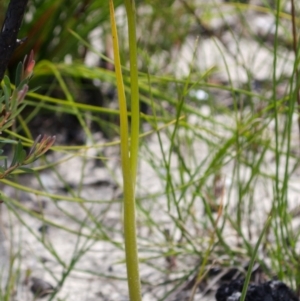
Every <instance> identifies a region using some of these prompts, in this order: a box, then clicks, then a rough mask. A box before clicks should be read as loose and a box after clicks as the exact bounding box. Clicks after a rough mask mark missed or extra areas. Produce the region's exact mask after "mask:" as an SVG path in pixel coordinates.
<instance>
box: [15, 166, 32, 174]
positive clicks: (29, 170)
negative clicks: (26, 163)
mask: <svg viewBox="0 0 300 301" xmlns="http://www.w3.org/2000/svg"><path fill="white" fill-rule="evenodd" d="M18 170H22V171H24V172H26V173H35V171H34V170H33V169H32V168H28V167H19V168H18Z"/></svg>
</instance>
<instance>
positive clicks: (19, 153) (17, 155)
mask: <svg viewBox="0 0 300 301" xmlns="http://www.w3.org/2000/svg"><path fill="white" fill-rule="evenodd" d="M22 150H23V145H22V143H21V141H19V142H18V144H17V146H16V149H15V152H14V156H13V159H12V161H11V164H10V167H12V166H14V165H15V164H16V163H18V162H20V161H19V159H20V158H21V156H22Z"/></svg>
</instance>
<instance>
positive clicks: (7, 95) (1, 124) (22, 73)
mask: <svg viewBox="0 0 300 301" xmlns="http://www.w3.org/2000/svg"><path fill="white" fill-rule="evenodd" d="M34 65H35V61H34V60H33V51H31V52H30V55H29V57H28V58H27V56H26V57H25V59H24V62H23V63H21V62H20V63H19V64H18V68H17V72H16V78H15V84H16V85H15V87H14V88H12V84H11V82H10V79H9V77H8V76H7V75H5V76H4V79H3V83H2V91H0V116H1V117H0V133H2V132H3V131H5V130H7V129H9V128H10V127H11V126H12V125H13V123H14V121H15V119H16V118H17V117H18V116H19V115H20V114H21V112H22V110H23V109H24V107H25V104H24V99H25V97H26V94H27V92H28V82H29V80H30V78H31V76H32V72H33V68H34ZM54 141H55V137H46V136H41V135H40V136H38V137H37V138H36V140H35V141H34V144H33V146H32V147H31V149H30V151H29V153H28V154H26V151H25V150H24V147H23V144H22V143H21V141H20V140H19V141H18V142H16V143H15V142H14V141H12V140H7V139H3V138H2V139H1V140H0V142H1V144H2V145H3V146H4V145H6V144H10V143H12V144H15V148H14V153H13V156H12V160H11V163H10V164H8V162H7V161H8V159H7V156H1V160H3V164H2V165H1V166H0V179H3V178H5V177H7V176H8V175H9V174H10V173H12V172H13V171H16V170H17V169H20V168H21V167H22V166H23V165H27V164H30V163H33V162H34V161H35V160H37V159H38V158H39V157H41V156H42V155H43V154H45V152H47V151H48V150H49V149H50V147H51V146H52V145H53V143H54ZM0 153H1V154H3V150H2V149H0ZM23 170H25V169H23ZM27 170H28V169H27Z"/></svg>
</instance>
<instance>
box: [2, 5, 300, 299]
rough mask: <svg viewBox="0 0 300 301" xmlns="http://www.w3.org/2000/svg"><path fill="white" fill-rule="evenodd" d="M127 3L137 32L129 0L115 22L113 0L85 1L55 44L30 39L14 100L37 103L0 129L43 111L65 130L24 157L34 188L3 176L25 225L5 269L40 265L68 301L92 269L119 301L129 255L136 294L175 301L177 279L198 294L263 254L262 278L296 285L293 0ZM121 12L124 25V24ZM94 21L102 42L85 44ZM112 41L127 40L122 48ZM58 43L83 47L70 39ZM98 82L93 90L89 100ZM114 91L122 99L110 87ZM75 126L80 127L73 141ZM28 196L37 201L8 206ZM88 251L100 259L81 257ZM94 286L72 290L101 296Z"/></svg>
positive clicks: (20, 125) (27, 132)
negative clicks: (21, 88) (39, 155)
mask: <svg viewBox="0 0 300 301" xmlns="http://www.w3.org/2000/svg"><path fill="white" fill-rule="evenodd" d="M55 3H56V2H53V1H52V4H50V2H49V3H48V6H50V7H51V8H52V10H51V12H52V13H53V16H54V15H57V17H56V19H57V20H58V21H59V20H60V19H61V18H63V17H62V16H60V11H61V10H59V8H60V5H63V4H64V5H65V3H64V1H62V2H60V3H58V2H57V3H56V6H55ZM46 4H47V1H46V2H45V3H44V4H43V5H40V4H38V3H37V2H36V3H35V2H34V4H31V5H35V7H36V8H37V13H35V14H33V20H32V23H30V22H31V21H26V22H27V23H26V26H27V28H30V26H33V25H34V24H38V22H37V20H39V18H41V17H39V16H43V15H44V14H45V13H46V11H47V10H45V7H46ZM77 4H78V3H77ZM106 4H107V3H106ZM135 4H136V20H137V28H135V24H134V20H135V17H134V13H135V8H134V7H132V6H131V5H132V2H130V3H129V2H128V3H126V5H125V6H123V5H122V3H121V2H118V1H117V2H114V8H115V18H112V19H111V20H110V19H109V18H108V15H109V14H108V11H109V10H108V9H109V7H108V5H106V6H104V4H103V5H102V4H99V6H97V5H96V4H95V3H89V4H88V5H87V6H86V7H84V8H82V10H81V11H80V12H79V15H80V20H81V21H82V22H76V20H77V19H76V14H75V15H74V14H73V12H74V11H73V10H74V9H75V6H74V8H73V7H72V8H69V11H68V13H66V15H67V16H68V17H66V24H67V26H63V24H65V23H63V24H62V25H61V26H62V27H63V30H61V31H59V30H56V31H55V32H56V33H55V34H56V35H57V39H56V38H55V39H54V37H52V38H50V37H51V35H50V34H54V33H53V31H52V32H51V30H49V32H48V31H47V32H45V33H44V37H43V38H42V36H41V37H40V39H38V41H40V42H41V41H43V43H42V46H41V48H40V49H45V50H44V51H40V53H38V54H37V56H38V59H37V64H36V67H35V77H34V78H33V80H32V84H33V85H34V86H33V88H34V87H35V86H38V85H40V86H41V90H37V91H32V92H30V91H29V92H28V94H27V96H26V98H25V99H24V100H23V102H24V103H25V104H26V105H27V109H28V108H30V111H31V112H29V114H28V112H26V113H27V114H24V115H21V116H19V117H18V121H17V124H16V126H15V131H14V134H13V132H12V131H8V129H6V131H5V132H6V134H8V135H16V133H18V134H19V133H20V134H21V133H22V135H23V136H24V137H23V138H22V139H23V140H24V141H26V142H28V141H29V140H28V139H29V138H31V137H32V130H33V126H32V124H34V122H36V121H34V120H37V118H38V116H39V115H40V116H48V115H49V114H50V113H54V116H55V118H56V119H54V120H56V122H57V123H59V124H63V123H64V122H65V124H67V125H70V122H71V121H70V120H72V122H73V121H74V126H72V130H71V131H70V130H67V128H68V126H66V127H62V128H61V130H57V128H56V131H57V139H58V141H59V144H58V145H57V146H56V147H55V148H53V149H54V152H52V153H51V154H49V155H48V156H46V157H45V158H43V159H41V161H40V162H41V165H40V166H39V167H35V168H34V170H36V171H37V172H36V173H34V176H33V177H32V178H31V182H32V187H31V185H30V188H28V185H26V184H24V181H25V179H24V177H23V176H22V175H15V176H14V178H13V179H6V180H4V181H3V183H4V184H5V185H6V186H7V187H8V186H11V187H13V188H14V189H15V190H14V191H15V195H13V194H10V195H9V194H8V193H7V195H6V194H5V198H6V199H5V200H7V201H8V202H7V204H8V205H7V209H8V212H9V213H8V216H10V219H11V224H10V225H12V224H14V223H17V222H18V223H20V224H21V225H22V229H21V228H18V229H13V228H10V227H9V226H7V228H10V231H11V235H12V241H13V242H14V244H12V254H13V255H15V256H16V258H17V259H15V260H14V261H13V262H12V264H13V265H14V267H16V266H17V265H19V274H18V272H16V275H14V277H15V278H16V279H18V277H20V278H19V279H20V280H19V283H21V280H22V275H24V271H26V270H30V272H31V273H32V274H33V275H35V274H36V273H37V274H39V275H41V277H45V278H47V279H48V280H49V281H50V282H51V283H53V284H54V286H55V288H57V290H55V291H54V292H53V293H52V295H50V296H49V299H52V300H55V298H56V299H57V298H65V299H66V300H67V299H68V294H70V295H71V294H72V292H71V289H69V290H68V287H69V288H70V287H72V283H74V282H76V280H74V279H75V278H76V277H75V276H74V275H80V279H81V281H82V283H84V285H86V286H85V290H87V289H86V287H87V286H88V285H89V284H88V283H89V280H90V279H96V281H97V283H98V282H101V285H102V288H101V289H100V290H101V294H102V295H103V296H111V295H112V294H113V293H116V294H117V295H116V297H115V298H116V299H118V298H119V297H120V296H122V295H127V294H128V292H127V281H128V279H129V278H131V277H130V276H129V277H128V276H127V274H126V271H125V261H127V270H130V268H132V269H133V270H134V271H133V274H134V276H133V279H134V282H135V284H136V285H137V286H131V288H130V290H129V291H130V296H131V299H132V300H140V298H141V295H143V296H145V298H146V297H147V294H149V295H150V296H151V298H152V299H155V300H169V299H170V298H172V296H173V297H174V296H180V294H183V293H184V290H183V289H182V288H183V287H186V285H187V284H189V288H190V289H189V290H188V297H189V298H190V300H192V299H193V298H194V300H197V298H200V297H201V298H202V297H203V296H202V295H201V294H205V293H207V292H208V290H209V289H210V285H211V283H212V282H211V281H212V279H213V276H212V274H213V271H215V270H219V271H222V272H224V273H225V272H226V271H229V270H230V269H232V268H236V270H237V271H239V272H240V274H241V275H243V276H244V277H247V280H249V279H250V276H251V272H252V270H251V269H252V266H253V265H254V263H257V264H259V266H260V268H261V269H262V270H263V273H264V275H265V277H266V278H272V277H273V276H274V275H276V276H278V277H279V279H281V280H284V281H285V282H286V283H287V284H288V285H290V286H291V287H293V288H294V289H296V290H298V289H299V288H298V285H299V281H298V280H299V272H298V270H299V269H298V253H299V248H298V244H297V241H298V235H299V228H298V225H297V218H296V217H297V216H298V210H297V208H298V205H299V204H298V197H297V195H298V187H297V182H298V174H297V172H298V168H299V130H298V90H299V89H298V88H299V87H298V86H299V83H298V75H297V72H298V71H297V70H298V65H299V64H298V40H297V29H298V23H297V22H298V21H297V18H295V16H296V13H295V11H296V12H297V10H298V7H297V4H296V7H294V10H293V11H288V8H289V5H288V4H289V3H288V2H285V1H276V3H274V5H273V6H271V5H269V4H267V3H263V2H262V3H260V4H259V5H258V4H255V5H253V4H251V3H249V4H247V3H239V2H226V3H218V4H216V3H211V4H207V3H203V4H202V3H201V2H200V3H196V2H194V1H171V2H170V3H169V5H168V6H167V7H168V9H167V8H166V7H164V6H163V7H161V9H160V8H159V7H158V5H157V3H155V2H153V1H152V2H147V3H139V2H138V1H137V2H136V3H135ZM74 5H75V4H74ZM44 6H45V7H44ZM40 7H41V8H40ZM39 9H40V11H39ZM72 9H73V10H72ZM111 9H112V2H111ZM91 15H95V16H97V18H96V19H92V18H88V16H91ZM112 16H114V14H113V11H112V12H111V17H112ZM78 18H79V17H78ZM78 20H79V19H78ZM126 21H128V28H127V29H128V34H127V33H126V32H127V31H123V30H122V28H121V25H119V24H122V26H123V25H124V24H126ZM34 22H35V23H34ZM45 22H46V21H45ZM260 22H265V23H263V24H267V26H263V28H260V27H259V26H260V25H259V24H261V23H260ZM30 24H31V25H30ZM171 24H174V26H173V25H172V26H171ZM182 24H183V25H182ZM35 26H37V25H35ZM96 27H100V29H101V30H100V33H99V34H98V37H99V39H100V40H101V41H102V42H103V45H106V49H95V47H94V46H93V45H95V44H93V42H94V41H93V40H92V39H91V38H90V37H91V32H92V29H95V28H96ZM25 28H26V27H25ZM32 28H33V27H32ZM111 28H113V38H114V39H112V40H111V39H110V36H111V33H110V30H111ZM177 29H178V30H177ZM24 30H25V29H24ZM295 31H296V34H295ZM117 32H118V34H117ZM135 34H136V37H135ZM117 37H118V39H119V41H124V42H123V43H120V45H119V47H118V48H117V44H116V40H117ZM67 39H70V41H72V45H77V46H78V47H75V46H74V47H71V48H70V47H69V46H68V47H67V46H66V45H69V44H68V43H67V42H66V41H67ZM51 40H52V44H51V43H50V42H49V41H51ZM53 40H54V42H53ZM34 41H35V39H32V41H31V43H34ZM47 43H50V46H51V47H52V48H51V47H50V46H49V45H48V46H49V48H48V46H47ZM24 47H25V46H24ZM26 47H27V46H26ZM26 47H25V48H26ZM25 48H24V49H25ZM49 49H53V51H50V50H49ZM112 50H114V56H112V55H111V52H112ZM101 51H102V53H99V52H101ZM20 52H21V49H20ZM103 52H105V54H104V55H103ZM87 54H88V55H92V54H93V55H96V57H97V56H98V57H97V62H95V64H94V66H87V64H86V57H87V56H88V55H87ZM66 56H68V57H67V58H66ZM113 57H114V60H113ZM70 58H71V62H70V61H68V59H70ZM98 58H101V62H100V63H101V64H102V65H101V67H99V66H98ZM137 58H138V59H137ZM99 60H100V59H99ZM104 66H105V67H104ZM112 67H113V68H112ZM4 84H5V81H4ZM5 85H6V84H5ZM97 85H98V86H97ZM6 86H7V87H8V85H6ZM86 87H89V88H91V90H89V91H87V90H88V89H85V88H86ZM95 87H100V88H101V93H102V96H101V97H102V98H101V99H98V98H96V99H97V100H101V101H99V102H93V103H90V102H88V101H87V95H89V93H91V91H92V89H94V90H95ZM115 88H117V91H118V96H117V97H116V93H111V94H109V91H113V92H114V91H115ZM94 90H93V91H94ZM79 92H80V93H79ZM93 95H95V94H93ZM94 99H95V98H94ZM116 100H118V101H119V105H117V103H118V102H117V101H116ZM126 100H131V103H130V104H129V103H127V102H126ZM139 106H140V107H141V108H142V109H140V108H139ZM140 111H142V112H140ZM53 118H54V117H53ZM69 118H70V119H69ZM139 119H140V123H139ZM45 120H46V117H45ZM47 120H48V119H47ZM49 120H51V119H49ZM66 120H67V121H66ZM49 122H51V121H49ZM56 122H52V123H50V124H51V125H52V126H53V128H54V127H55V123H56ZM40 125H41V126H43V123H40ZM72 125H73V123H72ZM75 125H76V127H75ZM77 126H78V127H77ZM49 128H50V131H51V127H49ZM105 130H107V132H106V134H105V135H102V136H101V134H99V133H104V132H105ZM79 133H82V137H84V138H83V139H81V140H80V139H79V140H76V139H74V137H75V138H76V136H80V135H81V134H79ZM107 133H108V134H107ZM49 134H53V133H51V132H49ZM66 137H73V138H72V139H73V140H72V139H71V140H72V142H73V145H71V143H70V140H67V139H66ZM80 137H81V136H80ZM74 141H75V142H74ZM78 141H79V142H78ZM38 142H41V141H40V140H39V141H38ZM119 150H121V154H120V153H119ZM138 163H139V164H138ZM70 169H71V171H72V172H71V173H70V172H69V173H68V172H67V171H68V170H70ZM70 174H72V175H70ZM51 181H52V182H51ZM51 183H55V184H53V185H52V184H51ZM25 192H26V194H23V193H25ZM28 193H29V194H28ZM22 195H23V196H24V195H26V196H27V197H28V195H29V196H30V200H31V201H30V202H31V203H30V202H29V201H28V202H27V203H26V202H25V203H22V202H19V201H17V199H18V198H19V196H22ZM43 204H44V205H43ZM45 204H46V205H45ZM127 205H128V207H127ZM128 208H129V209H128ZM135 219H136V221H135ZM123 223H124V224H125V227H124V228H123ZM8 224H9V223H8ZM126 224H127V226H128V228H126V227H127V226H126ZM36 225H38V226H41V225H47V226H48V227H49V228H50V232H49V233H48V234H46V233H40V232H38V231H37V230H36V228H34V227H36ZM135 225H136V228H135ZM51 229H52V230H51ZM124 230H125V233H126V234H125V237H126V239H128V235H129V237H131V238H129V239H131V243H133V244H132V245H130V244H131V243H129V247H128V245H127V244H126V245H125V246H124V244H123V242H124V240H123V231H124ZM51 231H52V232H51ZM127 231H132V232H131V234H127V233H128V232H127ZM134 232H135V233H134ZM54 233H55V234H54ZM26 235H28V237H30V244H31V245H33V244H36V245H38V246H39V249H38V251H37V252H35V251H34V250H33V249H32V248H31V246H29V245H28V244H26V243H24V240H25V236H26ZM131 235H133V236H131ZM66 238H68V240H69V241H68V243H66V247H65V249H62V248H61V244H62V241H63V240H64V239H66ZM25 241H26V240H25ZM66 241H67V240H66ZM137 249H138V250H139V253H138V257H137ZM126 252H127V255H126V256H125V255H124V254H125V253H126ZM16 254H17V255H16ZM45 254H46V255H45ZM95 254H97V255H95ZM128 254H129V255H128ZM43 256H46V258H47V260H46V261H44V262H43V260H41V258H42V257H43ZM93 256H95V257H97V256H100V257H101V263H100V262H99V261H98V260H95V261H92V259H91V261H92V262H93V263H94V264H91V262H90V261H89V260H90V258H94V257H93ZM128 256H129V257H128ZM130 256H132V257H131V259H130ZM29 258H34V260H35V263H34V265H33V266H29V264H28V263H27V262H28V260H29ZM97 258H98V257H97ZM130 260H133V261H132V262H131V261H130ZM49 262H54V263H55V269H54V268H53V267H51V265H50V264H49ZM138 266H139V267H138ZM247 267H248V268H247ZM249 267H250V268H249ZM12 271H13V269H12ZM130 273H131V272H129V275H131V274H130ZM220 273H221V272H220ZM220 273H219V274H218V275H219V277H220ZM247 273H248V274H247ZM138 274H139V275H138ZM252 276H253V274H252ZM14 277H13V276H12V279H15V278H14ZM139 277H140V280H138V279H139ZM216 277H217V276H216ZM215 279H216V278H215ZM129 280H130V279H129ZM16 282H18V281H16ZM139 282H141V288H139V287H138V284H139ZM199 285H203V286H204V289H202V290H199ZM90 287H91V289H90V292H88V291H86V292H85V293H82V292H78V296H79V295H80V294H81V295H80V296H86V297H87V298H88V297H91V298H92V296H95V294H96V292H97V290H98V293H99V289H98V288H96V287H97V286H96V285H94V284H91V286H90ZM116 287H117V288H118V289H117V292H116ZM133 296H134V297H133ZM112 298H114V297H112ZM174 298H175V297H174ZM203 298H204V297H203ZM57 300H58V299H57Z"/></svg>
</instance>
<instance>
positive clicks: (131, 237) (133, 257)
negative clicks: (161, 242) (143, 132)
mask: <svg viewBox="0 0 300 301" xmlns="http://www.w3.org/2000/svg"><path fill="white" fill-rule="evenodd" d="M109 4H110V21H111V29H112V38H113V48H114V60H115V70H116V79H117V89H118V98H119V106H120V136H121V161H122V172H123V185H124V188H123V189H124V236H125V252H126V266H127V278H128V279H127V281H128V289H129V298H130V300H131V301H141V300H142V299H141V288H140V276H139V262H138V252H137V241H136V221H135V198H134V185H135V181H133V177H132V166H131V164H130V163H131V162H132V161H131V160H130V157H129V146H128V114H127V106H126V98H125V90H124V84H123V76H122V68H121V62H120V56H119V44H118V36H117V28H116V22H115V18H114V6H113V1H112V0H110V2H109Z"/></svg>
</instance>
